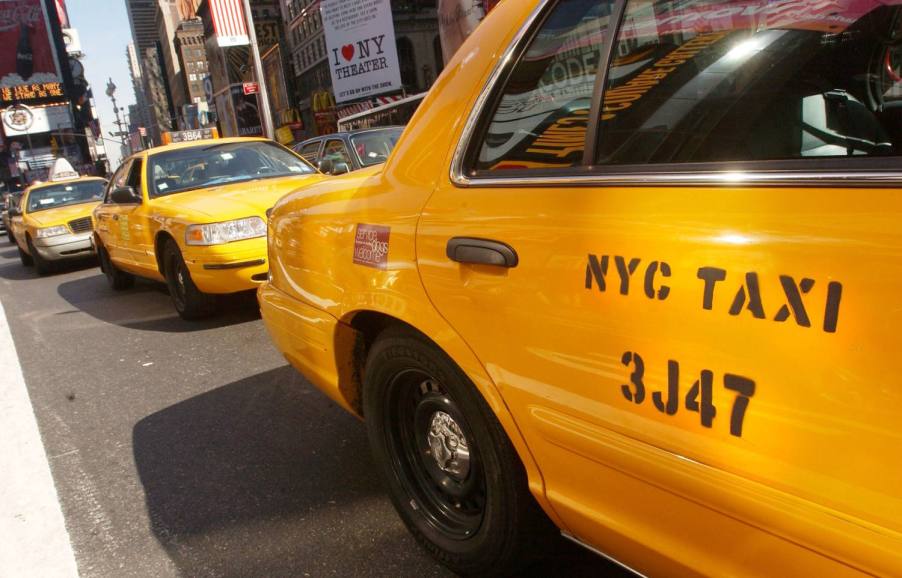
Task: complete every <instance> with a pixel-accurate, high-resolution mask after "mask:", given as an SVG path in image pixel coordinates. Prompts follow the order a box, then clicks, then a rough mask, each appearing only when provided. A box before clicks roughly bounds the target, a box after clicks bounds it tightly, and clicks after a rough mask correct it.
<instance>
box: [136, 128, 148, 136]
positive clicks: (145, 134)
mask: <svg viewBox="0 0 902 578" xmlns="http://www.w3.org/2000/svg"><path fill="white" fill-rule="evenodd" d="M138 134H140V135H141V136H147V129H146V128H144V127H143V126H139V127H138Z"/></svg>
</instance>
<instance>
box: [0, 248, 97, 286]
mask: <svg viewBox="0 0 902 578" xmlns="http://www.w3.org/2000/svg"><path fill="white" fill-rule="evenodd" d="M0 257H6V258H10V259H12V258H15V261H10V262H6V263H3V264H2V265H0V279H7V280H9V281H27V280H30V279H44V278H51V277H53V276H54V275H64V274H66V273H72V272H75V271H84V270H85V269H91V268H94V267H97V261H96V260H95V259H93V258H87V259H73V260H71V261H62V262H60V263H54V264H53V270H52V271H51V272H50V273H48V274H47V275H45V276H44V277H41V276H40V275H38V274H37V273H36V272H35V270H34V267H25V266H24V265H22V263H21V262H20V261H19V252H18V250H16V249H13V250H12V252H9V254H7V252H2V253H0Z"/></svg>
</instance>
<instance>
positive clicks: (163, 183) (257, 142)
mask: <svg viewBox="0 0 902 578" xmlns="http://www.w3.org/2000/svg"><path fill="white" fill-rule="evenodd" d="M322 178H323V177H322V175H320V174H319V173H317V172H316V170H315V169H314V168H313V166H311V165H310V164H309V163H307V162H306V161H304V160H303V159H302V158H300V157H299V156H298V155H296V154H295V153H293V152H291V151H290V150H288V149H286V148H285V147H283V146H281V145H279V144H276V143H274V142H272V141H269V140H266V139H259V138H228V139H219V140H212V139H208V140H201V141H191V142H185V143H179V144H171V145H167V146H162V147H157V148H153V149H149V150H145V151H141V152H139V153H137V154H135V155H133V156H131V157H129V158H128V159H126V160H125V161H124V162H123V163H122V165H121V166H120V167H119V169H118V170H117V171H116V173H115V174H114V175H113V179H112V181H111V183H110V187H109V189H108V191H107V194H106V196H105V198H104V200H103V203H102V204H101V205H100V206H98V207H97V209H96V210H95V211H94V218H95V219H96V221H97V235H96V244H97V247H98V254H99V257H100V268H101V270H102V271H103V272H104V274H105V275H106V277H107V280H108V281H109V284H110V286H111V287H112V288H113V289H114V290H117V291H118V290H124V289H127V288H129V287H131V285H132V284H133V283H134V277H135V276H138V277H146V278H148V279H153V280H157V281H162V282H164V283H166V284H167V286H168V288H169V293H170V295H171V297H172V302H173V305H174V306H175V309H176V311H177V312H178V314H179V315H180V316H181V317H183V318H185V319H197V318H200V317H204V316H207V315H210V314H212V313H213V312H214V311H215V305H216V300H215V296H216V295H217V294H226V293H237V292H240V291H247V290H251V289H255V288H256V287H257V286H258V285H260V284H261V283H262V282H263V281H265V280H266V276H267V272H268V269H269V267H268V265H267V255H266V212H267V210H268V209H270V208H271V207H272V206H273V205H274V204H275V203H276V201H277V200H278V199H279V198H280V197H282V196H283V195H285V194H287V193H289V192H291V191H293V190H294V189H296V188H298V187H299V186H301V185H303V184H305V183H307V182H311V181H315V180H319V179H322Z"/></svg>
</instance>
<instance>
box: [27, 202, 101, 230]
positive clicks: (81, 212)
mask: <svg viewBox="0 0 902 578" xmlns="http://www.w3.org/2000/svg"><path fill="white" fill-rule="evenodd" d="M99 204H100V201H91V202H90V203H79V204H77V205H68V206H66V207H57V208H56V209H46V210H43V211H38V212H36V213H28V215H26V217H27V218H28V221H29V223H30V224H33V225H34V226H35V227H55V226H57V225H65V224H66V223H68V222H69V221H74V220H75V219H81V218H83V217H90V216H91V212H92V211H94V208H95V207H96V206H97V205H99Z"/></svg>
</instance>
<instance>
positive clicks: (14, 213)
mask: <svg viewBox="0 0 902 578" xmlns="http://www.w3.org/2000/svg"><path fill="white" fill-rule="evenodd" d="M6 212H7V213H9V216H10V217H18V216H19V207H17V206H16V205H15V203H13V204H11V205H10V206H9V208H8V209H6Z"/></svg>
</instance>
